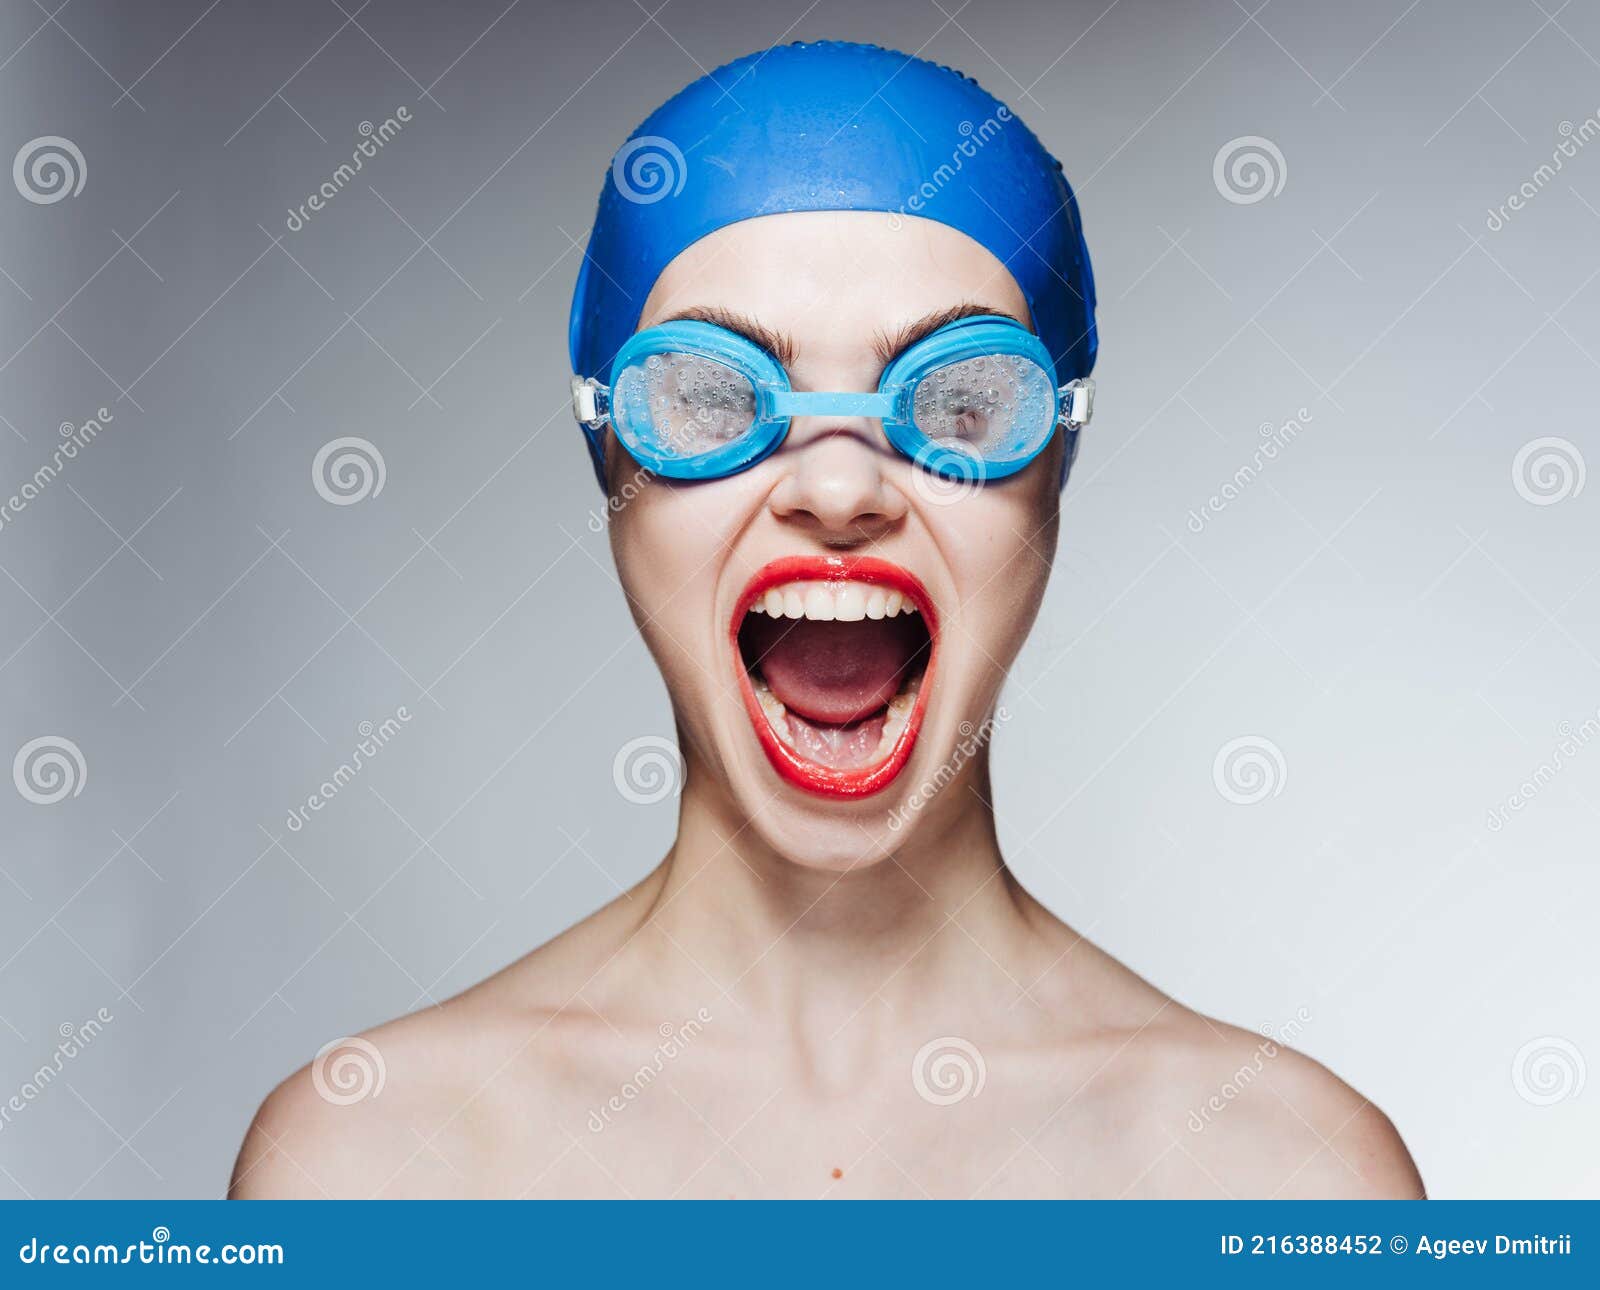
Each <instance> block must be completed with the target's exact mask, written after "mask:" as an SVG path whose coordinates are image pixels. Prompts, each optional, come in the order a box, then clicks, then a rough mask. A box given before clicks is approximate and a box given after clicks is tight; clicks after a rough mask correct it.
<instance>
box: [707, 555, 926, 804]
mask: <svg viewBox="0 0 1600 1290" xmlns="http://www.w3.org/2000/svg"><path fill="white" fill-rule="evenodd" d="M791 582H860V583H867V584H870V585H873V586H880V587H883V588H885V589H887V590H889V591H898V592H899V593H900V594H901V595H902V596H903V597H905V599H906V600H908V601H910V602H911V603H912V604H914V605H915V606H916V609H917V612H918V613H920V614H921V615H922V617H923V622H924V624H925V625H926V627H927V631H928V642H929V643H928V657H927V663H926V666H925V667H924V669H923V675H922V681H921V684H920V687H919V688H918V690H917V694H916V697H915V700H914V702H913V704H912V708H911V712H910V714H909V715H908V717H907V719H906V723H905V726H904V728H903V729H902V730H901V731H900V733H899V735H898V736H897V737H896V738H895V740H894V743H893V745H892V746H891V747H890V749H889V751H888V753H887V755H886V756H884V757H883V758H882V759H881V760H880V761H878V762H876V763H874V764H872V765H868V766H862V767H852V768H848V769H846V768H842V767H837V766H824V765H821V764H819V763H817V762H814V761H811V760H810V759H808V758H806V757H803V756H801V755H800V754H799V753H798V752H797V751H796V750H795V749H793V748H791V747H789V746H788V744H786V743H785V742H784V741H783V740H782V739H780V738H779V737H778V734H777V732H776V731H775V730H774V729H773V727H772V724H771V722H770V721H769V720H768V719H767V715H766V713H765V712H763V711H762V708H761V704H760V701H759V700H758V699H757V698H756V693H755V689H754V687H753V686H752V684H751V679H750V673H749V670H748V669H747V667H746V665H745V662H744V658H743V654H742V651H741V648H740V643H739V632H740V629H741V627H742V626H743V625H744V622H745V616H746V614H748V613H749V612H750V607H751V605H752V604H754V603H755V602H756V600H757V599H758V598H759V597H762V596H764V595H765V594H766V592H767V591H768V590H770V589H771V588H773V587H778V586H782V585H783V584H785V583H791ZM728 635H729V645H730V647H731V648H732V650H733V659H734V665H735V669H736V671H737V673H738V677H739V690H740V694H741V696H742V697H743V699H744V706H745V711H746V713H747V715H748V716H749V718H750V723H751V725H752V726H753V727H754V728H755V732H756V737H757V739H758V741H759V742H760V744H761V747H762V750H763V751H764V752H765V753H766V755H767V760H768V761H770V762H771V763H772V766H773V769H775V770H776V771H777V772H778V774H779V775H781V776H782V777H783V778H784V779H785V780H786V781H788V782H789V783H790V784H793V785H794V786H795V787H797V788H802V789H804V790H806V791H807V792H809V793H814V794H816V795H818V796H820V797H831V798H836V799H853V798H861V797H868V796H870V795H872V794H873V793H876V792H879V791H880V790H882V789H884V788H886V787H887V786H888V785H889V784H890V783H891V782H892V781H893V780H894V779H895V777H896V776H897V775H899V774H900V772H901V771H902V770H904V769H905V766H906V763H907V762H908V761H909V760H910V759H911V752H912V749H913V747H914V746H915V745H916V742H917V735H918V733H919V732H920V730H921V728H922V719H923V716H924V714H925V712H926V710H927V706H928V695H929V693H930V692H931V690H932V680H933V675H934V669H935V667H936V666H937V663H938V656H939V623H938V616H937V613H936V611H935V609H934V605H933V600H932V597H930V596H929V594H928V590H927V588H926V587H924V586H923V585H922V582H921V580H920V579H919V578H917V577H916V575H915V574H913V573H911V572H910V571H909V570H908V569H905V568H902V567H901V566H900V565H897V564H892V563H890V562H889V561H887V560H880V559H876V558H873V557H871V556H843V555H829V556H785V557H783V558H781V559H778V560H773V561H772V562H771V563H769V564H766V565H763V566H762V568H761V569H760V570H758V571H757V573H756V574H755V576H754V577H753V578H751V579H750V581H749V583H748V584H746V586H745V588H744V590H743V592H741V593H740V596H739V600H738V602H737V604H736V605H735V607H734V613H733V620H732V622H731V624H730V627H729V634H728Z"/></svg>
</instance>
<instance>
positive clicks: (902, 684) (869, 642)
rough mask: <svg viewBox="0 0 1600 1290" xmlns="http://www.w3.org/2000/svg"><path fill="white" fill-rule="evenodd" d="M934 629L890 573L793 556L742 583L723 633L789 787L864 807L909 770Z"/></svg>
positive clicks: (910, 587)
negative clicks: (862, 801) (861, 800)
mask: <svg viewBox="0 0 1600 1290" xmlns="http://www.w3.org/2000/svg"><path fill="white" fill-rule="evenodd" d="M938 633H939V628H938V622H937V619H936V616H935V613H934V610H933V605H932V602H931V600H930V599H929V597H928V593H927V590H926V589H925V588H924V587H923V585H922V583H921V582H919V581H918V580H917V579H916V578H915V577H914V576H913V575H912V574H911V573H910V572H908V571H907V570H905V569H902V568H901V567H900V566H899V565H895V564H890V563H888V562H887V561H884V560H875V559H870V558H866V557H858V558H851V557H845V556H822V557H809V556H791V557H788V558H786V559H782V560H774V561H773V562H772V563H771V564H768V565H766V566H765V567H764V568H762V569H761V571H760V572H759V573H757V574H756V576H755V577H754V578H752V579H751V581H750V584H749V585H748V586H747V587H746V588H745V590H744V594H743V595H741V596H740V598H739V603H738V605H737V607H736V608H735V611H734V616H733V622H732V631H731V635H732V643H733V650H734V655H735V662H736V663H737V664H738V671H739V676H740V689H741V692H742V693H743V695H744V701H745V709H746V711H747V712H748V714H749V716H750V721H751V724H752V725H753V726H754V727H755V731H756V737H757V738H758V739H759V740H760V742H761V746H762V748H763V749H764V750H765V751H766V754H767V758H768V760H770V761H771V762H772V764H773V766H774V768H775V769H776V770H777V771H778V773H779V774H781V775H782V776H783V777H784V778H785V779H787V780H788V781H789V782H790V783H792V784H795V785H797V786H798V787H800V788H804V789H807V790H809V791H811V792H813V793H818V794H821V795H823V796H826V797H864V796H866V795H868V794H870V793H876V792H877V791H878V790H879V789H881V788H883V787H884V786H885V785H887V784H888V783H889V782H890V781H891V780H892V779H894V777H895V776H896V775H898V774H899V773H900V772H901V770H903V769H904V768H905V765H906V762H907V761H909V760H910V757H911V749H912V747H913V745H914V744H915V743H916V740H917V732H918V730H919V729H920V728H921V725H922V716H923V713H924V711H925V710H926V708H927V705H928V693H929V688H930V687H929V682H930V680H931V677H932V673H933V667H934V661H935V659H936V658H937V655H938Z"/></svg>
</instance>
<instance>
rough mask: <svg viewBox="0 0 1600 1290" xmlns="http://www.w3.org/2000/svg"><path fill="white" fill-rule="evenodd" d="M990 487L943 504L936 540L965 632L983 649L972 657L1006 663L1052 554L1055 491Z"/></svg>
mask: <svg viewBox="0 0 1600 1290" xmlns="http://www.w3.org/2000/svg"><path fill="white" fill-rule="evenodd" d="M1016 482H1017V484H1018V485H1019V486H1018V487H1006V488H1003V489H1002V488H993V489H988V490H986V491H985V492H983V493H982V494H980V495H978V496H976V497H973V498H969V499H967V501H965V502H964V503H963V504H962V505H960V506H954V507H951V508H949V509H950V510H951V511H952V512H956V513H957V514H953V515H952V516H950V517H949V519H948V520H947V521H946V522H945V524H944V525H943V528H942V531H941V533H940V537H939V544H940V546H941V547H942V548H943V550H944V551H945V553H946V557H947V559H948V560H949V562H950V567H951V570H952V573H953V574H954V578H955V587H956V593H957V596H958V598H959V600H960V602H961V606H962V617H963V619H964V620H965V624H966V628H967V631H968V632H970V633H971V634H972V636H973V637H974V639H975V641H977V642H978V643H981V645H982V647H983V649H982V651H981V652H980V653H979V654H978V655H977V658H976V659H975V660H974V661H975V662H976V663H977V664H980V665H983V666H988V667H999V668H1000V669H1002V670H1003V669H1005V668H1008V667H1009V666H1010V664H1011V662H1012V660H1013V659H1014V658H1015V657H1016V655H1017V654H1018V652H1019V651H1020V650H1021V649H1022V645H1023V642H1024V641H1025V640H1026V639H1027V635H1028V630H1029V628H1031V627H1032V625H1033V620H1034V617H1035V615H1036V614H1037V613H1038V609H1039V605H1040V602H1041V601H1042V600H1043V599H1044V592H1045V587H1046V585H1047V584H1048V582H1049V580H1050V569H1051V565H1052V563H1053V560H1054V557H1055V549H1056V536H1057V529H1058V526H1059V524H1058V516H1059V507H1058V505H1057V497H1056V494H1055V492H1054V490H1053V489H1052V490H1048V491H1046V490H1041V489H1039V488H1037V487H1035V486H1034V485H1033V482H1032V481H1031V480H1028V481H1026V482H1025V481H1024V480H1021V479H1019V480H1018V481H1016Z"/></svg>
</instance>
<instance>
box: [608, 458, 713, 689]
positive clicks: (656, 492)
mask: <svg viewBox="0 0 1600 1290" xmlns="http://www.w3.org/2000/svg"><path fill="white" fill-rule="evenodd" d="M723 482H726V481H718V482H717V483H716V484H709V485H692V486H687V487H678V486H674V485H671V484H666V483H662V482H661V481H659V480H656V481H652V482H650V483H649V484H646V485H645V486H644V487H643V488H641V489H640V490H639V491H638V493H637V495H636V496H635V497H633V498H632V499H631V500H629V501H628V502H627V503H626V504H625V505H623V506H622V507H621V508H620V509H618V510H616V511H614V512H613V514H612V517H611V525H610V537H611V552H612V556H613V558H614V559H615V561H616V566H617V574H618V577H619V579H620V581H621V583H622V588H623V591H624V592H625V593H626V594H627V597H628V603H629V606H630V608H631V609H632V611H633V615H634V619H635V621H636V622H637V623H638V625H639V630H640V632H641V633H642V634H643V635H644V639H645V643H646V644H647V645H648V646H649V647H650V652H651V653H652V654H653V655H654V656H655V658H656V661H657V662H658V663H659V664H660V666H661V669H662V671H663V673H664V674H665V676H666V679H667V683H668V687H669V689H673V690H676V689H677V688H678V685H679V683H680V680H681V681H684V682H685V683H687V684H693V683H695V681H696V679H697V678H700V677H703V675H704V670H705V664H706V660H707V659H708V657H710V651H712V650H714V649H715V648H716V642H717V641H719V640H721V639H722V634H721V632H719V630H718V627H719V625H718V623H717V622H716V617H717V613H718V609H717V589H718V587H719V585H720V579H721V577H722V574H723V571H724V568H725V564H726V559H725V557H726V553H727V551H728V549H729V546H730V543H731V542H732V541H733V539H734V538H735V537H736V536H737V533H738V530H739V522H738V513H737V508H736V505H735V502H736V500H737V499H734V498H730V497H728V496H727V495H726V490H724V489H723V488H722V487H721V484H722V483H723Z"/></svg>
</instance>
